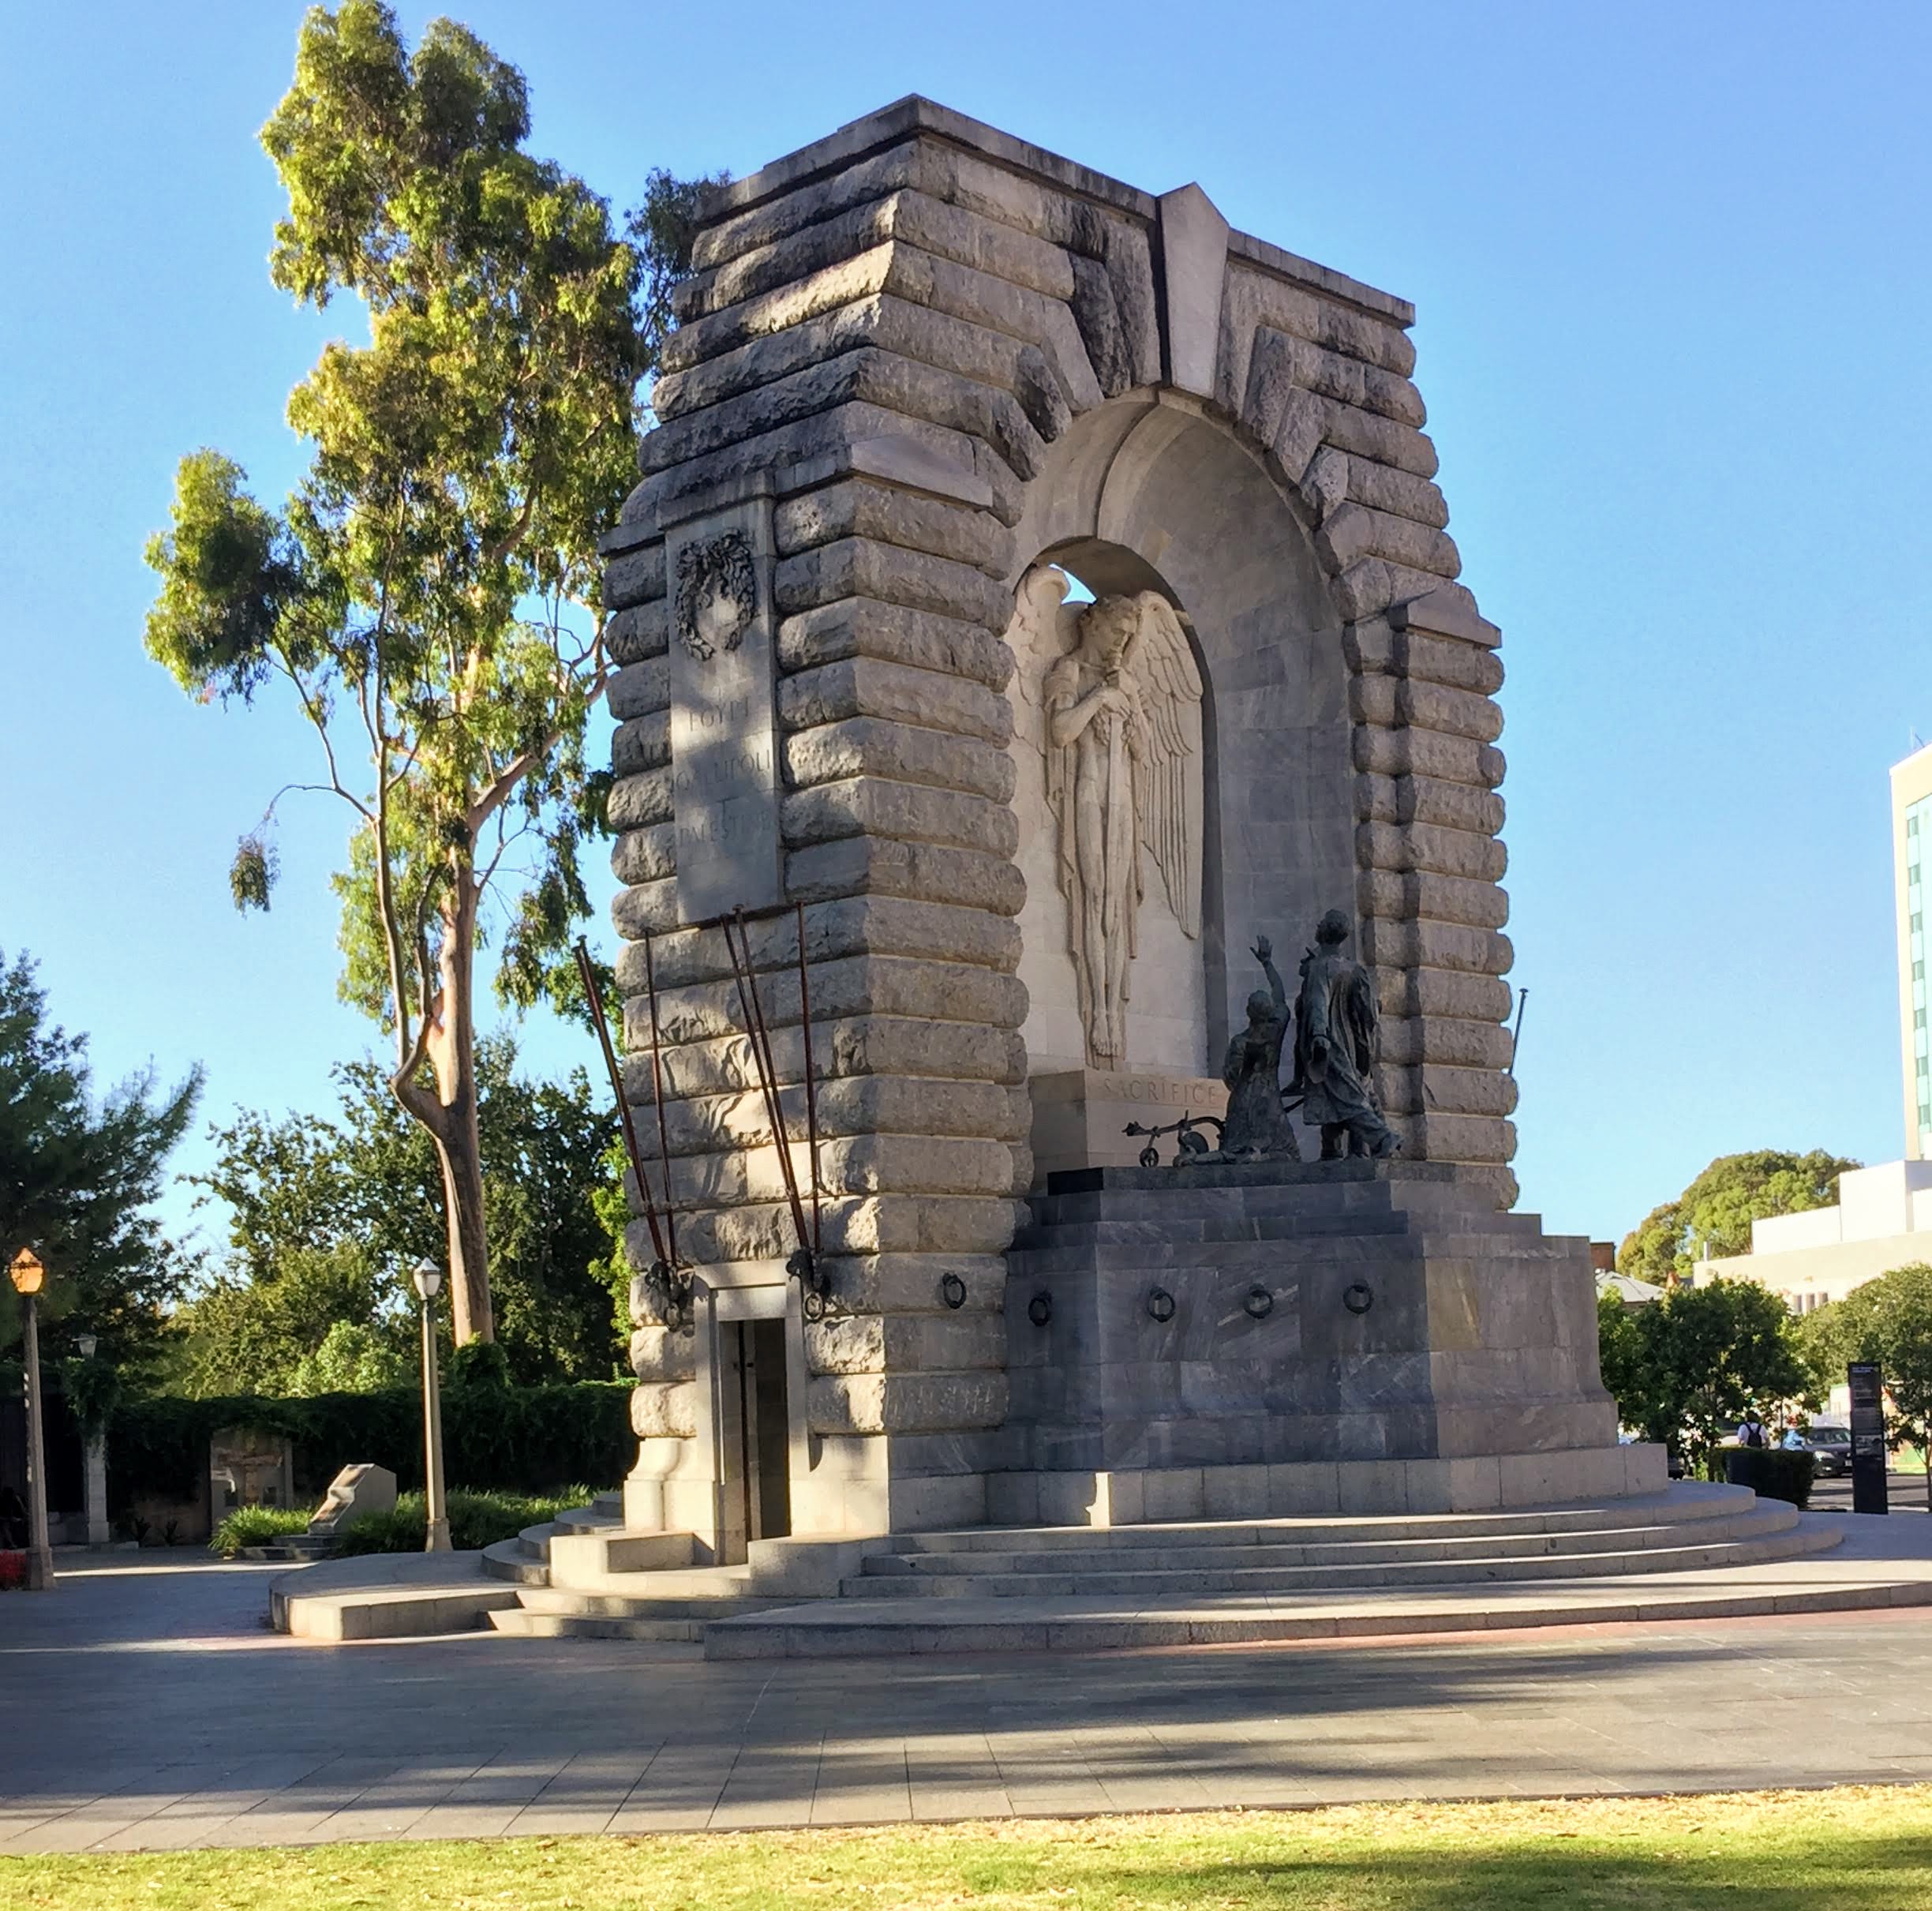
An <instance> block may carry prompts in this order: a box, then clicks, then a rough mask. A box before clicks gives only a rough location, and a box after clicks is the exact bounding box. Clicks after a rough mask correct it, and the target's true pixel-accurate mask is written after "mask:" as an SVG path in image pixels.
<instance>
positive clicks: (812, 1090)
mask: <svg viewBox="0 0 1932 1911" xmlns="http://www.w3.org/2000/svg"><path fill="white" fill-rule="evenodd" d="M797 908H798V952H799V1022H800V1025H801V1026H802V1027H803V1031H804V1035H805V1145H806V1149H807V1156H808V1159H809V1160H811V1203H812V1241H811V1244H812V1252H813V1253H814V1254H815V1253H818V1242H819V1235H818V1189H819V1181H818V1086H817V1077H818V1071H817V1070H816V1069H815V1068H814V1066H812V1013H811V976H810V975H809V974H808V973H807V969H806V964H805V905H804V904H803V903H802V902H801V903H799V905H797Z"/></svg>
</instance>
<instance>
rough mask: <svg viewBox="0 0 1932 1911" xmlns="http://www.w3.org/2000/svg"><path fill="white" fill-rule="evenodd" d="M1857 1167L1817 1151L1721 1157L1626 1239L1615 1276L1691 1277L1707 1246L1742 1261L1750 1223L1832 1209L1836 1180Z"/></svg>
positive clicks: (1764, 1151) (1664, 1279) (1656, 1279)
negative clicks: (1688, 1275)
mask: <svg viewBox="0 0 1932 1911" xmlns="http://www.w3.org/2000/svg"><path fill="white" fill-rule="evenodd" d="M1858 1166H1859V1163H1857V1162H1855V1161H1846V1160H1840V1158H1839V1157H1838V1156H1836V1155H1828V1154H1826V1153H1825V1152H1824V1151H1823V1150H1822V1148H1814V1149H1812V1151H1811V1152H1810V1154H1808V1155H1794V1154H1788V1153H1785V1152H1782V1151H1780V1150H1779V1149H1777V1148H1757V1149H1754V1150H1753V1151H1752V1152H1750V1153H1749V1154H1743V1155H1720V1156H1718V1158H1717V1160H1715V1161H1713V1163H1711V1164H1710V1166H1709V1167H1707V1168H1706V1169H1705V1171H1703V1173H1702V1174H1701V1175H1698V1178H1697V1179H1696V1180H1694V1182H1691V1184H1690V1186H1689V1187H1687V1188H1686V1189H1685V1190H1684V1191H1683V1193H1681V1194H1680V1195H1679V1196H1678V1197H1677V1198H1676V1200H1675V1201H1666V1202H1665V1203H1664V1205H1663V1206H1662V1207H1661V1208H1652V1209H1651V1211H1650V1212H1649V1214H1647V1215H1646V1216H1644V1218H1643V1220H1641V1221H1640V1222H1638V1224H1637V1226H1636V1227H1634V1228H1633V1229H1631V1231H1630V1233H1629V1234H1627V1235H1625V1236H1624V1238H1623V1246H1621V1247H1619V1249H1618V1250H1617V1272H1619V1274H1630V1275H1634V1276H1635V1277H1636V1278H1637V1279H1638V1280H1648V1281H1654V1282H1656V1283H1658V1284H1659V1285H1662V1284H1663V1283H1665V1282H1667V1281H1668V1280H1672V1278H1673V1277H1674V1276H1681V1275H1684V1274H1687V1273H1689V1272H1690V1267H1691V1264H1692V1263H1693V1262H1694V1261H1699V1260H1702V1258H1703V1254H1704V1250H1705V1245H1706V1244H1707V1243H1708V1244H1709V1248H1710V1251H1711V1252H1712V1253H1713V1254H1743V1253H1749V1252H1750V1230H1751V1223H1752V1222H1753V1221H1762V1220H1769V1218H1770V1217H1771V1216H1773V1215H1778V1214H1802V1213H1803V1212H1805V1211H1806V1210H1807V1208H1829V1207H1830V1206H1831V1205H1832V1204H1833V1202H1834V1201H1837V1198H1838V1177H1839V1176H1840V1175H1842V1174H1843V1173H1844V1171H1845V1170H1846V1169H1847V1168H1855V1167H1858Z"/></svg>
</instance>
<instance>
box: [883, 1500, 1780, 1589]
mask: <svg viewBox="0 0 1932 1911" xmlns="http://www.w3.org/2000/svg"><path fill="white" fill-rule="evenodd" d="M1796 1523H1797V1509H1796V1508H1790V1507H1786V1508H1778V1507H1771V1506H1765V1507H1761V1508H1752V1509H1750V1510H1748V1511H1746V1512H1737V1513H1725V1514H1722V1515H1720V1516H1716V1517H1713V1518H1710V1519H1698V1520H1690V1521H1686V1522H1684V1523H1682V1524H1680V1525H1671V1526H1629V1527H1601V1528H1592V1529H1588V1530H1586V1531H1567V1532H1566V1531H1560V1530H1559V1531H1552V1532H1542V1533H1524V1534H1507V1533H1504V1534H1487V1535H1484V1536H1481V1537H1477V1538H1464V1539H1460V1540H1458V1539H1451V1538H1440V1537H1437V1538H1410V1539H1402V1538H1391V1539H1383V1538H1356V1539H1348V1540H1341V1541H1334V1542H1320V1543H1314V1544H1304V1545H1287V1544H1268V1543H1266V1542H1264V1543H1262V1544H1260V1545H1257V1546H1241V1547H1237V1548H1236V1547H1228V1546H1187V1545H1185V1544H1177V1543H1172V1542H1170V1543H1169V1544H1167V1545H1166V1546H1146V1547H1125V1546H1123V1547H1120V1548H1117V1549H1110V1550H1109V1551H1106V1552H1105V1553H1101V1552H1097V1551H1096V1552H1091V1553H1084V1554H1083V1553H1078V1552H1075V1551H1071V1550H1069V1549H1066V1548H1064V1547H1062V1548H1058V1549H1054V1550H1051V1551H1039V1552H1016V1553H981V1552H973V1553H880V1554H878V1555H876V1556H875V1557H873V1558H871V1559H869V1560H867V1561H866V1564H865V1567H864V1572H865V1574H866V1576H867V1577H877V1578H918V1579H932V1578H934V1577H948V1576H952V1577H957V1576H969V1575H980V1574H987V1575H993V1576H1007V1575H1025V1574H1045V1575H1054V1576H1059V1575H1064V1574H1066V1573H1067V1572H1079V1573H1084V1572H1093V1571H1096V1570H1098V1571H1103V1572H1110V1573H1121V1572H1129V1573H1133V1572H1188V1573H1201V1574H1206V1575H1209V1576H1212V1575H1215V1574H1217V1573H1219V1572H1224V1571H1226V1569H1227V1568H1229V1567H1230V1565H1235V1566H1238V1567H1239V1568H1241V1569H1242V1570H1245V1571H1259V1570H1275V1569H1292V1568H1298V1567H1322V1566H1355V1565H1360V1566H1369V1565H1380V1564H1388V1565H1400V1566H1407V1565H1413V1564H1428V1563H1432V1562H1442V1561H1484V1560H1491V1561H1507V1560H1510V1559H1529V1558H1534V1557H1538V1556H1539V1555H1543V1554H1552V1553H1567V1554H1571V1555H1579V1554H1586V1553H1636V1552H1642V1551H1645V1550H1648V1549H1664V1548H1681V1547H1683V1546H1709V1545H1714V1544H1717V1543H1718V1542H1721V1541H1734V1540H1750V1539H1758V1538H1765V1537H1768V1536H1769V1535H1770V1534H1775V1533H1780V1532H1783V1531H1785V1530H1787V1529H1788V1528H1789V1527H1792V1526H1794V1525H1795V1524H1796Z"/></svg>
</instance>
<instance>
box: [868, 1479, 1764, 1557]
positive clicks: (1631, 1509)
mask: <svg viewBox="0 0 1932 1911" xmlns="http://www.w3.org/2000/svg"><path fill="white" fill-rule="evenodd" d="M1779 1504H1781V1503H1780V1502H1775V1501H1773V1502H1766V1501H1760V1500H1759V1499H1758V1497H1757V1496H1756V1495H1755V1494H1754V1493H1752V1492H1751V1490H1750V1489H1749V1488H1748V1487H1745V1486H1716V1485H1706V1484H1705V1483H1704V1482H1689V1483H1685V1484H1679V1485H1676V1486H1672V1488H1671V1489H1670V1490H1669V1491H1668V1493H1651V1494H1642V1495H1636V1496H1633V1497H1629V1498H1619V1499H1615V1500H1606V1501H1601V1502H1596V1501H1591V1502H1586V1503H1583V1504H1571V1505H1565V1506H1544V1507H1526V1508H1518V1509H1515V1510H1512V1511H1510V1512H1478V1513H1361V1514H1354V1515H1339V1516H1338V1515H1330V1514H1297V1515H1285V1516H1282V1517H1280V1518H1279V1519H1185V1520H1165V1521H1159V1522H1155V1521H1148V1522H1144V1523H1140V1524H1136V1525H1133V1526H1114V1527H961V1528H957V1529H954V1530H953V1531H943V1532H932V1533H901V1534H894V1535H893V1536H892V1537H891V1538H889V1539H887V1540H886V1541H884V1542H882V1545H883V1546H885V1547H886V1548H889V1549H890V1550H891V1551H892V1552H893V1553H896V1554H899V1555H901V1556H904V1555H923V1554H929V1553H931V1554H939V1553H1016V1552H1024V1553H1046V1552H1056V1553H1058V1552H1075V1553H1114V1552H1138V1551H1141V1550H1144V1549H1147V1548H1148V1547H1164V1546H1186V1547H1189V1548H1197V1547H1207V1546H1270V1545H1282V1544H1290V1543H1292V1544H1297V1545H1306V1546H1331V1545H1335V1544H1339V1543H1343V1542H1350V1541H1354V1540H1365V1541H1367V1540H1372V1541H1383V1542H1387V1541H1402V1540H1411V1539H1417V1540H1437V1539H1440V1540H1443V1541H1450V1542H1453V1541H1459V1540H1465V1539H1474V1538H1490V1537H1493V1536H1496V1535H1512V1534H1522V1535H1533V1534H1544V1533H1574V1532H1593V1531H1605V1530H1610V1529H1613V1528H1614V1529H1620V1530H1627V1529H1629V1528H1632V1527H1639V1526H1682V1525H1683V1524H1685V1523H1687V1522H1690V1521H1695V1520H1702V1519H1724V1518H1727V1517H1732V1516H1736V1515H1738V1514H1740V1513H1748V1512H1752V1511H1754V1510H1762V1509H1763V1508H1765V1507H1766V1506H1767V1505H1768V1506H1770V1507H1771V1508H1774V1509H1775V1508H1776V1507H1777V1506H1778V1505H1779Z"/></svg>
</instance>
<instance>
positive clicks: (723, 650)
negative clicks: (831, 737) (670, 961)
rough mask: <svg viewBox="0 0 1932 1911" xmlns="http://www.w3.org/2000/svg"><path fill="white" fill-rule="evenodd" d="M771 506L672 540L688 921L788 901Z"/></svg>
mask: <svg viewBox="0 0 1932 1911" xmlns="http://www.w3.org/2000/svg"><path fill="white" fill-rule="evenodd" d="M771 571H772V533H771V501H770V500H769V498H768V497H754V498H752V499H750V500H747V501H746V502H745V503H743V504H739V505H735V506H733V507H732V508H730V509H728V510H726V511H717V512H713V513H712V514H710V515H707V516H705V517H702V518H699V519H693V520H691V522H689V523H685V524H681V525H680V526H677V527H676V529H674V530H672V531H670V532H669V533H668V534H667V536H666V538H665V576H666V580H667V588H668V595H669V598H670V606H669V609H670V626H671V635H670V661H671V669H670V676H671V763H672V815H673V819H674V824H675V827H676V836H677V871H678V914H679V917H680V920H682V921H684V922H700V921H702V920H706V918H707V917H710V916H718V915H721V914H723V913H725V912H726V911H728V910H730V909H735V908H737V907H739V906H740V905H742V906H743V907H744V908H746V909H762V908H764V907H766V905H769V904H771V903H774V902H777V901H780V900H781V898H782V897H783V894H784V879H783V864H782V860H781V858H782V851H781V846H780V843H779V835H778V793H779V777H778V748H777V746H778V738H777V711H776V707H775V691H774V679H773V615H772V598H771Z"/></svg>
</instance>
